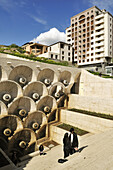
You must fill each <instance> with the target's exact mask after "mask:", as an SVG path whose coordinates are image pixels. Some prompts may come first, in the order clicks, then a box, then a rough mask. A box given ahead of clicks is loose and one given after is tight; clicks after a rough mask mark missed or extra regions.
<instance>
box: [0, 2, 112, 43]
mask: <svg viewBox="0 0 113 170" xmlns="http://www.w3.org/2000/svg"><path fill="white" fill-rule="evenodd" d="M94 5H97V6H98V7H99V8H100V9H103V8H105V9H106V10H108V11H109V12H111V13H112V14H113V12H112V11H113V0H0V44H4V45H10V44H12V43H15V44H17V45H22V44H24V43H26V42H28V41H31V40H33V39H35V38H37V37H38V36H39V35H40V34H41V33H44V32H48V31H49V34H48V38H49V36H50V29H52V28H54V29H52V33H53V37H54V35H55V34H56V36H57V34H58V36H57V39H56V40H58V38H59V37H60V36H62V37H63V36H64V33H63V32H65V28H66V27H68V26H70V18H71V17H72V16H74V15H76V14H78V13H80V12H82V11H83V10H86V9H87V8H89V7H92V6H94ZM41 35H42V36H43V35H44V38H45V39H46V34H41ZM50 38H51V37H50ZM54 41H55V40H54Z"/></svg>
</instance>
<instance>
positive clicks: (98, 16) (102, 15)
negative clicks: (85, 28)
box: [95, 14, 104, 20]
mask: <svg viewBox="0 0 113 170" xmlns="http://www.w3.org/2000/svg"><path fill="white" fill-rule="evenodd" d="M99 18H104V14H100V15H97V16H96V17H95V20H98V19H99Z"/></svg>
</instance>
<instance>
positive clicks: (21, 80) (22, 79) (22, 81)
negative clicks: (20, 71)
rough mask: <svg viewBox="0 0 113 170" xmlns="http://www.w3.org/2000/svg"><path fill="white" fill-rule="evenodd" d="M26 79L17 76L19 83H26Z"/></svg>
mask: <svg viewBox="0 0 113 170" xmlns="http://www.w3.org/2000/svg"><path fill="white" fill-rule="evenodd" d="M26 81H27V80H26V78H25V77H20V78H19V83H20V84H26Z"/></svg>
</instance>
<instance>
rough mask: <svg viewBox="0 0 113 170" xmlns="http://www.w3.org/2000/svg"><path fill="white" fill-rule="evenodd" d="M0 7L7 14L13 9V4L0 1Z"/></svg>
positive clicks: (10, 0)
mask: <svg viewBox="0 0 113 170" xmlns="http://www.w3.org/2000/svg"><path fill="white" fill-rule="evenodd" d="M0 7H1V8H3V9H4V10H5V11H7V12H9V10H10V9H11V8H12V7H13V2H12V0H9V1H8V0H0Z"/></svg>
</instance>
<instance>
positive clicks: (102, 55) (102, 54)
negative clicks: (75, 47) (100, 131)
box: [95, 53, 105, 58]
mask: <svg viewBox="0 0 113 170" xmlns="http://www.w3.org/2000/svg"><path fill="white" fill-rule="evenodd" d="M103 57H105V55H104V53H101V54H95V58H103Z"/></svg>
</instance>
